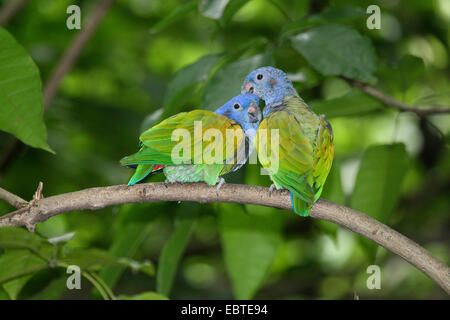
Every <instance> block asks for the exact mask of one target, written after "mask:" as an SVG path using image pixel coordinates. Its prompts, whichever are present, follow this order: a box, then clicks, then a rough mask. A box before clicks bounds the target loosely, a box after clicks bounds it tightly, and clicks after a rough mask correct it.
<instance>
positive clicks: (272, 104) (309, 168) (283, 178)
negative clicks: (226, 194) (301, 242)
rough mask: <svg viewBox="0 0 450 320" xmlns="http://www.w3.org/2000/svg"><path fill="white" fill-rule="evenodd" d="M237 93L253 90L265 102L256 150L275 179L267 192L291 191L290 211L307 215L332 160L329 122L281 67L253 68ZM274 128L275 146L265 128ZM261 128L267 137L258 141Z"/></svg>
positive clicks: (332, 144) (332, 143)
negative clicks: (273, 160) (272, 162)
mask: <svg viewBox="0 0 450 320" xmlns="http://www.w3.org/2000/svg"><path fill="white" fill-rule="evenodd" d="M241 92H242V93H253V94H255V95H257V96H258V97H259V98H261V99H262V100H264V102H265V107H264V110H263V120H262V121H261V123H260V125H259V127H258V130H257V139H258V143H257V150H258V159H259V161H260V162H261V165H262V166H263V168H265V169H266V170H267V171H268V173H269V175H270V178H271V180H272V182H273V184H272V185H271V186H270V189H269V196H270V194H271V192H272V191H273V190H274V189H275V188H276V189H277V190H278V189H287V190H289V191H290V193H291V204H292V208H293V210H294V212H295V213H296V214H298V215H300V216H304V217H306V216H308V215H309V213H310V210H311V208H312V206H313V205H314V203H315V202H316V201H317V200H318V199H319V197H320V194H321V193H322V189H323V186H324V184H325V181H326V179H327V176H328V173H329V172H330V169H331V165H332V163H333V157H334V142H333V139H334V138H333V130H332V128H331V124H330V123H329V122H328V120H327V119H325V116H324V115H317V114H315V113H314V112H313V111H312V110H311V109H310V108H309V106H308V105H307V104H306V103H305V102H304V101H303V99H302V98H301V97H300V96H299V94H298V93H297V91H296V90H295V88H294V86H293V85H292V82H291V80H290V79H289V78H288V76H287V75H286V74H285V73H284V72H283V71H282V70H280V69H276V68H274V67H270V66H268V67H261V68H258V69H256V70H254V71H252V72H251V73H250V74H248V75H247V77H246V78H245V80H244V83H243V85H242V89H241ZM273 129H278V139H279V140H278V141H279V142H278V149H277V150H276V151H274V150H275V148H274V146H271V143H270V141H271V135H270V134H268V133H267V132H270V131H271V130H273ZM262 132H265V134H266V136H268V138H267V139H266V142H264V141H263V142H261V141H262V140H261V139H260V136H261V134H262ZM259 142H261V143H259ZM263 149H268V150H263ZM265 151H267V152H265ZM270 152H272V153H274V157H275V156H277V157H278V164H277V166H276V167H275V168H274V166H273V165H271V166H270V167H269V165H268V163H269V162H270V161H269V156H268V155H267V154H268V153H270ZM271 155H272V154H271Z"/></svg>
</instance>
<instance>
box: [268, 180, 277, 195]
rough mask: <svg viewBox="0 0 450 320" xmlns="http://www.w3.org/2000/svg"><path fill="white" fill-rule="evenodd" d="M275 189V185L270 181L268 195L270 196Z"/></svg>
mask: <svg viewBox="0 0 450 320" xmlns="http://www.w3.org/2000/svg"><path fill="white" fill-rule="evenodd" d="M276 189H277V186H276V185H275V184H274V183H272V184H271V185H270V188H269V197H271V196H272V192H273V190H276Z"/></svg>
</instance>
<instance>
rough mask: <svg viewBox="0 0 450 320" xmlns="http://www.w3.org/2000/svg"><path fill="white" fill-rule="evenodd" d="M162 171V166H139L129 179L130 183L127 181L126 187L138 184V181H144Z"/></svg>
mask: <svg viewBox="0 0 450 320" xmlns="http://www.w3.org/2000/svg"><path fill="white" fill-rule="evenodd" d="M162 169H164V165H161V164H156V165H155V164H141V165H138V166H137V167H136V171H135V172H134V174H133V176H132V177H131V179H130V181H128V185H129V186H132V185H133V184H136V183H138V182H139V181H142V180H144V179H145V178H146V177H147V176H148V175H149V174H153V173H157V172H160V171H161V170H162Z"/></svg>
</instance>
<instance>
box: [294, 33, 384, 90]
mask: <svg viewBox="0 0 450 320" xmlns="http://www.w3.org/2000/svg"><path fill="white" fill-rule="evenodd" d="M291 40H292V45H293V47H294V48H295V49H296V50H298V51H299V52H300V53H301V54H302V55H303V56H304V57H305V58H306V60H308V62H309V63H310V64H311V65H312V66H313V67H314V68H315V69H317V70H318V71H319V72H320V73H322V74H323V75H326V76H333V75H340V76H344V77H347V78H353V79H359V80H362V81H366V82H373V73H374V72H375V67H376V57H375V50H374V48H373V47H372V44H371V42H370V40H369V39H368V38H365V37H363V36H361V35H360V34H358V32H356V31H355V30H353V29H351V28H348V27H344V26H339V25H331V24H330V25H324V26H320V27H314V28H312V29H309V30H308V31H305V32H302V33H299V34H298V35H296V36H294V37H292V38H291Z"/></svg>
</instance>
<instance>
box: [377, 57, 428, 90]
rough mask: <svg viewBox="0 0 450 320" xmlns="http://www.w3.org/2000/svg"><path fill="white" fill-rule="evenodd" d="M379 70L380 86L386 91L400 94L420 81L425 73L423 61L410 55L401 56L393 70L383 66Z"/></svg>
mask: <svg viewBox="0 0 450 320" xmlns="http://www.w3.org/2000/svg"><path fill="white" fill-rule="evenodd" d="M380 69H382V70H381V71H382V72H380V73H382V75H383V81H382V84H383V86H384V87H385V88H386V90H389V91H390V92H396V91H397V92H400V93H402V94H404V93H405V92H406V90H408V89H409V88H410V87H411V86H412V85H413V84H414V83H415V82H416V81H418V80H420V79H422V78H423V75H424V73H425V65H424V63H423V60H422V59H421V58H418V57H415V56H412V55H405V56H403V57H402V58H401V59H400V61H399V62H398V64H397V66H396V67H394V68H390V67H387V66H384V68H380Z"/></svg>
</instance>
